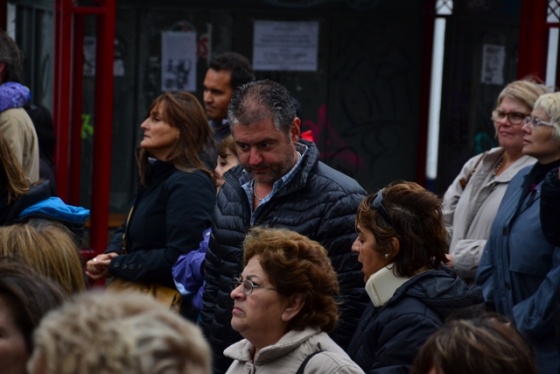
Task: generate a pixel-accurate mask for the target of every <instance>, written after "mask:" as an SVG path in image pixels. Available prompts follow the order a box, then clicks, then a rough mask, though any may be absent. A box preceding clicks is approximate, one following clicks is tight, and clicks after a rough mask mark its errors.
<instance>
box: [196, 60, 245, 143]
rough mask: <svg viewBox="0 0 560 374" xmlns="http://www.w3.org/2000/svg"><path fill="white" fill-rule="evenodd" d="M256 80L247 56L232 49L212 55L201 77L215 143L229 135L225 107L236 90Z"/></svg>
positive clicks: (205, 104)
mask: <svg viewBox="0 0 560 374" xmlns="http://www.w3.org/2000/svg"><path fill="white" fill-rule="evenodd" d="M253 80H255V75H254V74H253V68H252V67H251V63H250V62H249V60H247V58H245V57H244V56H242V55H240V54H239V53H235V52H225V53H222V54H220V55H218V56H216V57H214V58H212V59H211V60H210V62H209V64H208V71H206V76H205V77H204V83H203V85H204V95H203V102H204V108H205V109H206V115H207V116H208V119H209V122H210V125H211V126H212V129H213V130H214V138H215V140H216V143H219V142H220V141H221V140H222V139H224V138H225V137H226V136H228V135H229V134H230V129H229V123H228V121H227V109H228V105H229V102H230V100H231V97H232V95H233V92H234V91H235V89H236V88H237V87H239V86H241V85H243V84H245V83H248V82H251V81H253Z"/></svg>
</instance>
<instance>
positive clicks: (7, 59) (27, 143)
mask: <svg viewBox="0 0 560 374" xmlns="http://www.w3.org/2000/svg"><path fill="white" fill-rule="evenodd" d="M21 70H22V53H21V51H20V49H19V48H18V46H17V45H16V43H15V42H14V41H13V40H12V38H10V36H9V35H8V34H7V33H6V32H5V31H4V30H0V84H4V83H7V82H16V83H20V82H21ZM0 133H2V135H3V136H4V138H6V140H7V141H8V143H9V144H10V147H11V148H12V150H13V151H14V154H15V156H16V158H17V159H18V161H19V162H20V164H21V167H22V169H23V172H24V174H25V176H26V177H27V179H29V182H31V183H34V182H36V181H37V180H38V179H39V141H38V139H37V133H36V132H35V127H34V126H33V122H32V121H31V118H29V115H28V114H27V112H26V111H25V110H24V109H22V108H13V109H8V110H5V111H3V112H0Z"/></svg>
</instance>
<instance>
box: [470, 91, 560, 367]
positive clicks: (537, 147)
mask: <svg viewBox="0 0 560 374" xmlns="http://www.w3.org/2000/svg"><path fill="white" fill-rule="evenodd" d="M523 132H524V137H523V154H526V155H529V156H532V157H534V158H536V159H537V162H536V163H535V164H534V165H533V166H529V167H526V168H524V169H522V170H521V171H520V172H519V173H518V174H517V175H516V176H515V177H514V178H513V179H512V181H511V183H510V185H509V187H508V189H507V191H506V193H505V195H504V198H503V199H502V203H501V205H500V208H499V209H498V213H497V214H496V218H495V220H494V222H493V223H492V227H491V229H490V237H489V238H488V242H487V243H486V247H485V248H484V253H483V255H482V259H481V261H480V267H479V268H478V273H477V278H476V283H477V284H479V285H481V286H482V288H483V291H484V299H485V302H486V304H487V306H488V307H489V308H491V309H492V310H495V311H496V312H498V313H500V314H503V315H505V316H506V317H508V318H510V319H512V320H513V322H514V323H515V326H516V327H517V328H518V329H519V331H520V332H521V333H522V334H523V335H524V336H525V337H526V338H527V339H528V341H529V342H530V343H531V344H532V345H533V347H534V348H535V353H536V356H537V365H538V367H539V372H540V373H558V372H560V350H559V349H558V348H559V347H558V342H560V304H559V303H558V300H560V247H557V246H555V245H553V244H551V243H549V242H548V241H547V240H546V237H545V234H544V233H543V229H542V225H541V220H540V219H539V214H540V208H541V204H540V200H541V190H542V185H543V181H544V179H545V176H546V174H547V173H549V172H551V171H552V170H554V169H555V168H557V167H558V166H559V165H560V92H555V93H551V94H545V95H542V96H541V97H539V99H538V100H537V102H536V103H535V106H534V108H533V110H532V112H531V115H530V116H527V117H526V119H525V124H524V125H523Z"/></svg>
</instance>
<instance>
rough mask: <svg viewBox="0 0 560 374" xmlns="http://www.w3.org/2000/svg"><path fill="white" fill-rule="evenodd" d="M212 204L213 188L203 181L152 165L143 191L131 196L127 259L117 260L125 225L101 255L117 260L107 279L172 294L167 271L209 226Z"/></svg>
mask: <svg viewBox="0 0 560 374" xmlns="http://www.w3.org/2000/svg"><path fill="white" fill-rule="evenodd" d="M215 201H216V188H215V186H214V183H213V182H212V179H211V178H210V176H209V175H207V174H205V173H204V172H202V171H200V170H196V171H193V172H184V171H180V170H178V169H177V168H175V166H174V165H173V164H170V163H167V162H162V161H156V162H155V163H154V164H153V165H152V166H151V167H150V170H149V172H148V175H147V178H146V186H141V187H140V189H139V191H138V192H137V195H136V199H135V204H134V205H135V207H134V211H133V213H132V216H131V219H130V222H129V225H128V226H129V227H128V231H127V235H126V237H127V240H126V242H127V250H126V252H127V253H126V254H121V253H122V234H123V232H124V231H125V229H126V221H125V222H123V225H122V226H121V227H120V228H119V229H118V230H117V231H116V232H115V234H114V236H113V239H112V241H111V243H110V244H109V247H108V248H107V250H106V251H105V253H109V252H117V253H119V254H120V255H119V256H118V257H116V258H114V259H113V260H112V261H111V263H110V265H109V272H110V273H111V275H113V276H115V277H120V278H124V279H127V280H130V281H134V282H146V283H158V284H161V285H164V286H167V287H171V288H175V283H174V282H173V277H172V275H171V268H172V266H173V264H175V262H176V261H177V259H178V258H179V256H180V255H182V254H183V253H187V252H189V251H192V250H194V249H197V248H198V244H199V243H200V240H201V239H202V233H203V231H204V230H205V229H206V228H208V227H210V225H211V220H212V218H211V216H212V209H213V208H214V204H215Z"/></svg>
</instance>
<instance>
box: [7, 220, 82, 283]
mask: <svg viewBox="0 0 560 374" xmlns="http://www.w3.org/2000/svg"><path fill="white" fill-rule="evenodd" d="M0 256H5V257H11V258H14V259H16V260H17V261H19V262H21V263H23V264H25V265H27V266H29V267H30V268H31V269H33V270H34V271H36V272H37V273H39V274H41V275H43V276H45V277H47V278H49V279H51V280H54V281H55V282H56V283H58V284H59V285H60V286H61V287H62V288H63V289H64V290H65V291H66V292H67V293H68V294H72V293H75V292H79V291H83V290H84V289H85V280H84V273H83V270H82V263H81V260H80V255H79V249H78V247H77V246H76V243H75V242H74V240H73V238H72V236H71V235H70V233H69V232H68V230H66V229H65V228H64V227H61V226H59V225H57V224H55V223H49V224H42V225H40V226H38V227H34V226H32V225H29V224H17V225H11V226H4V227H0Z"/></svg>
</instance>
